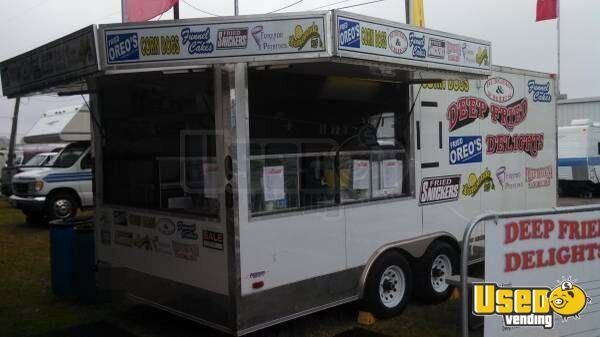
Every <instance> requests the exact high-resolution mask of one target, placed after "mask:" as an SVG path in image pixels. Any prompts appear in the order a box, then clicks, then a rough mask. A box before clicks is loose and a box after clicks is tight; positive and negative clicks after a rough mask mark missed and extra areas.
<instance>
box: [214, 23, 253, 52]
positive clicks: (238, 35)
mask: <svg viewBox="0 0 600 337" xmlns="http://www.w3.org/2000/svg"><path fill="white" fill-rule="evenodd" d="M247 46H248V28H229V29H219V30H218V31H217V49H246V47H247Z"/></svg>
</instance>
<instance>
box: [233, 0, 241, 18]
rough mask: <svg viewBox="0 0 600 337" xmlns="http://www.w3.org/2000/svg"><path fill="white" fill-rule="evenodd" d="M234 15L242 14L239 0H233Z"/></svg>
mask: <svg viewBox="0 0 600 337" xmlns="http://www.w3.org/2000/svg"><path fill="white" fill-rule="evenodd" d="M233 15H235V16H238V15H240V7H239V6H238V0H233Z"/></svg>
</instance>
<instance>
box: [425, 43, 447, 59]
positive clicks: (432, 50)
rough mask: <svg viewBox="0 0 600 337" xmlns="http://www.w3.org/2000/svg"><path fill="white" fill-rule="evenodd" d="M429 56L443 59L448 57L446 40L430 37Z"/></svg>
mask: <svg viewBox="0 0 600 337" xmlns="http://www.w3.org/2000/svg"><path fill="white" fill-rule="evenodd" d="M427 54H428V55H429V57H431V58H436V59H440V60H443V59H445V58H446V41H444V40H439V39H434V38H429V50H428V52H427Z"/></svg>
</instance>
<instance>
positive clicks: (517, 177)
mask: <svg viewBox="0 0 600 337" xmlns="http://www.w3.org/2000/svg"><path fill="white" fill-rule="evenodd" d="M496 178H498V182H499V183H500V187H501V188H502V190H503V191H509V190H514V189H518V188H522V187H523V185H524V184H523V174H522V173H521V172H516V171H511V170H510V169H509V168H507V167H506V166H501V167H499V168H498V169H497V170H496Z"/></svg>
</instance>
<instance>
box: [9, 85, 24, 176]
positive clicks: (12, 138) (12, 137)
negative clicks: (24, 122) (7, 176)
mask: <svg viewBox="0 0 600 337" xmlns="http://www.w3.org/2000/svg"><path fill="white" fill-rule="evenodd" d="M20 104H21V97H17V98H16V100H15V111H14V112H13V121H12V127H11V129H10V142H9V143H8V144H9V145H8V162H7V165H6V166H8V168H9V169H12V168H13V161H14V160H15V143H16V140H17V122H18V121H19V106H20Z"/></svg>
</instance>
